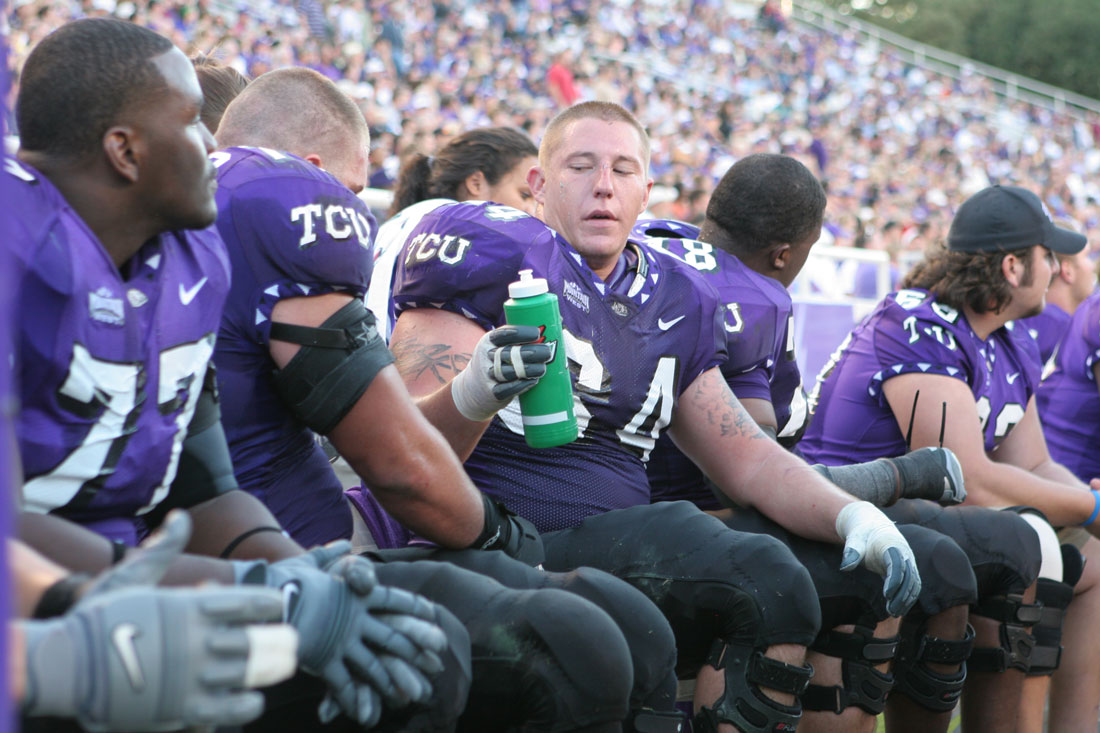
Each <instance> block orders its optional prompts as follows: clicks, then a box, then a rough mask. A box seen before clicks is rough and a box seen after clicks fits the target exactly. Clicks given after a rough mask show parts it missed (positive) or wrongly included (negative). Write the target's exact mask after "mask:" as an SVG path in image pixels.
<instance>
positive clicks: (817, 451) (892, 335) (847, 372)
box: [799, 289, 1039, 466]
mask: <svg viewBox="0 0 1100 733" xmlns="http://www.w3.org/2000/svg"><path fill="white" fill-rule="evenodd" d="M916 372H921V373H927V374H939V375H944V376H948V377H954V378H955V379H960V380H962V381H964V382H966V384H967V385H968V386H969V387H970V390H971V392H972V393H973V395H974V401H975V402H976V403H977V408H978V416H979V418H980V419H981V425H980V427H981V430H982V435H983V437H984V441H985V449H986V450H987V451H991V450H993V449H994V448H995V447H996V446H997V445H998V444H999V443H1000V442H1001V440H1003V439H1004V437H1005V436H1006V435H1007V434H1008V432H1009V431H1010V430H1011V429H1012V427H1013V426H1014V425H1016V423H1018V422H1019V421H1020V419H1021V418H1022V417H1023V416H1024V410H1025V409H1026V408H1027V402H1028V399H1029V398H1030V397H1031V395H1032V394H1033V393H1034V392H1035V389H1036V387H1038V384H1039V352H1038V348H1037V346H1036V344H1035V340H1034V339H1032V338H1031V336H1030V335H1028V333H1027V332H1026V331H1025V330H1024V329H1022V328H1016V327H1015V326H1014V324H1012V323H1008V324H1006V325H1005V326H1003V327H1002V328H999V329H997V330H996V331H994V332H993V333H992V334H990V335H989V338H987V339H986V340H985V341H983V340H981V339H979V338H978V336H977V335H976V334H975V333H974V331H973V330H971V328H970V325H969V324H968V323H967V321H966V316H964V315H963V314H962V313H960V312H958V311H956V310H955V309H954V308H951V307H949V306H946V305H942V304H940V303H938V302H936V300H935V298H934V297H933V296H932V295H931V294H930V293H928V292H927V291H925V290H917V289H912V290H899V291H897V292H896V293H891V294H890V295H888V296H887V297H886V298H885V299H884V300H883V301H882V302H881V303H879V305H878V307H877V308H876V309H875V310H874V311H873V312H872V313H871V314H870V315H869V316H867V318H865V319H864V320H863V322H862V323H860V324H859V325H858V326H856V328H855V329H854V330H853V331H852V332H851V333H850V334H849V335H848V337H847V338H845V340H844V342H843V343H842V344H841V345H840V347H839V348H838V349H837V351H836V352H835V353H834V354H833V356H832V358H831V359H830V360H829V362H828V363H827V364H826V365H825V367H824V368H823V369H822V371H821V374H820V375H819V376H818V378H817V384H816V385H815V387H814V391H813V394H812V395H811V397H810V410H811V412H812V415H813V419H812V420H811V421H810V426H809V428H808V429H807V431H806V435H805V437H804V438H803V439H802V442H801V443H799V449H800V450H801V451H802V453H803V454H804V455H805V457H806V459H807V460H809V461H810V462H811V463H824V464H826V465H829V466H836V465H843V464H849V463H862V462H865V461H870V460H873V459H875V458H881V457H883V456H898V455H901V454H903V453H905V452H906V451H907V450H908V448H907V446H906V444H905V437H904V432H903V429H904V426H902V427H899V426H898V424H897V421H896V420H895V419H894V414H893V412H892V411H891V410H890V406H889V405H888V404H887V402H886V398H885V397H884V396H883V393H882V384H883V382H885V381H886V380H888V379H890V378H891V377H894V376H897V375H899V374H909V373H916ZM920 399H922V400H935V399H936V396H935V395H933V394H927V395H926V394H923V393H922V394H921V396H920ZM947 419H948V420H951V419H952V417H951V413H950V412H948V414H947Z"/></svg>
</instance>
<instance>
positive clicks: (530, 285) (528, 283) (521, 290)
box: [508, 270, 550, 298]
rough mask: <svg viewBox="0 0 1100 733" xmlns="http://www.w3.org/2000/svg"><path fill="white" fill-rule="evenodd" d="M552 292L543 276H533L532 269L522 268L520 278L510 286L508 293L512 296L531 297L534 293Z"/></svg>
mask: <svg viewBox="0 0 1100 733" xmlns="http://www.w3.org/2000/svg"><path fill="white" fill-rule="evenodd" d="M548 292H550V288H549V287H548V286H547V284H546V280H545V279H543V278H541V277H531V270H520V271H519V280H516V281H515V282H514V283H512V284H511V285H509V286H508V295H509V296H510V297H512V298H530V297H531V296H533V295H542V294H543V293H548Z"/></svg>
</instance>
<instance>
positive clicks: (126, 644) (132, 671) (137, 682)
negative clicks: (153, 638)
mask: <svg viewBox="0 0 1100 733" xmlns="http://www.w3.org/2000/svg"><path fill="white" fill-rule="evenodd" d="M137 635H138V627H137V626H135V625H134V624H119V625H118V626H116V627H115V630H114V631H112V632H111V642H112V643H113V644H114V645H115V651H116V652H118V656H119V659H121V660H122V668H123V669H125V670H126V676H127V677H129V678H130V686H131V687H133V688H134V689H135V690H137V691H139V692H140V691H141V690H144V689H145V674H144V673H143V672H142V671H141V660H139V659H138V654H137V649H136V648H135V647H134V637H136V636H137Z"/></svg>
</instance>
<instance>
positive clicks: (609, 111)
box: [539, 101, 649, 171]
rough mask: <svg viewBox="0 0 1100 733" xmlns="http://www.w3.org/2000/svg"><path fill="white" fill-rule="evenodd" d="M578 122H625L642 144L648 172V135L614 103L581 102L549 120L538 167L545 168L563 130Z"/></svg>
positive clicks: (639, 123) (633, 117)
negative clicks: (636, 133)
mask: <svg viewBox="0 0 1100 733" xmlns="http://www.w3.org/2000/svg"><path fill="white" fill-rule="evenodd" d="M579 120H603V121H604V122H625V123H627V124H629V125H631V126H632V127H633V128H634V129H635V130H636V131H637V132H638V139H639V140H640V141H641V144H642V163H643V164H644V165H645V170H646V171H648V170H649V135H648V134H647V133H646V131H645V127H643V126H642V123H641V122H639V121H638V118H637V117H635V116H634V115H633V114H632V113H631V112H630V110H628V109H627V108H626V107H622V106H620V105H618V104H615V103H614V102H595V101H593V102H581V103H580V104H574V105H573V106H572V107H567V108H565V109H564V110H562V111H561V112H559V113H558V114H557V115H555V116H554V119H552V120H550V124H548V125H547V126H546V131H545V132H544V133H543V135H542V142H541V143H540V144H539V165H540V166H541V167H543V168H546V167H547V165H549V163H550V156H552V155H553V154H554V150H555V149H556V148H557V147H558V146H559V145H560V144H561V140H562V137H563V136H564V135H565V129H566V128H567V127H568V126H569V125H571V124H572V123H574V122H577V121H579Z"/></svg>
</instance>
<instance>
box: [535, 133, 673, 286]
mask: <svg viewBox="0 0 1100 733" xmlns="http://www.w3.org/2000/svg"><path fill="white" fill-rule="evenodd" d="M642 155H643V154H642V141H641V139H640V138H639V135H638V131H637V130H635V129H634V126H633V125H631V124H629V123H627V122H620V121H615V122H605V121H604V120H598V119H581V120H577V121H576V122H573V123H571V124H570V125H569V126H568V127H567V128H566V129H565V130H564V131H563V132H562V136H561V140H560V142H559V143H558V145H557V146H556V147H555V149H554V150H553V151H552V153H551V156H550V160H549V161H548V163H547V166H546V169H545V170H542V169H541V168H540V169H537V170H536V172H535V173H534V174H533V176H532V179H531V180H532V190H533V191H534V192H535V199H536V200H537V201H538V202H539V203H540V204H542V206H543V219H544V220H545V221H546V223H547V224H549V225H550V226H551V227H553V228H554V229H556V230H557V231H558V232H560V233H561V234H562V236H564V237H565V238H566V239H567V240H568V241H569V243H570V244H572V245H573V247H574V248H576V250H577V251H578V252H580V253H581V255H582V256H583V257H584V258H585V260H586V261H587V262H588V266H589V267H591V268H592V269H593V270H594V271H595V272H596V274H597V275H600V276H601V277H606V276H607V275H608V274H610V272H611V270H612V269H613V268H614V266H615V263H616V262H617V261H618V259H619V255H620V254H622V251H623V249H624V248H625V247H626V239H627V237H628V236H629V234H630V230H631V228H632V227H633V226H634V222H635V221H637V219H638V216H639V215H640V214H641V213H642V212H643V211H645V207H646V205H647V204H648V203H649V190H650V188H652V186H653V182H652V181H650V180H649V175H648V171H647V170H646V162H645V160H644V158H643V157H642Z"/></svg>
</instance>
